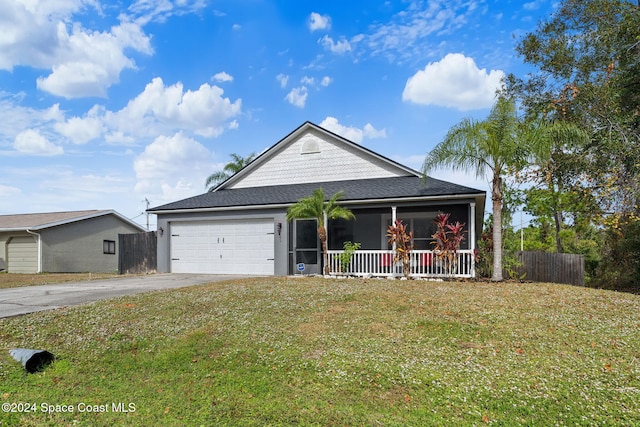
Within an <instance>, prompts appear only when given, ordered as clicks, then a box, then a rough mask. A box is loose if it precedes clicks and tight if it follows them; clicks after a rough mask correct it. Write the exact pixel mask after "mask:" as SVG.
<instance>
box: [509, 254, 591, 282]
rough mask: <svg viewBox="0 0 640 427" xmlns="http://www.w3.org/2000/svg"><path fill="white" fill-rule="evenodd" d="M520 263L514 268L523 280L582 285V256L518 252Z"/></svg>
mask: <svg viewBox="0 0 640 427" xmlns="http://www.w3.org/2000/svg"><path fill="white" fill-rule="evenodd" d="M517 256H518V260H519V261H520V263H521V264H522V265H521V266H518V267H517V268H515V270H516V271H517V272H518V274H519V275H522V274H525V273H526V275H525V277H524V279H525V280H532V281H535V282H551V283H568V284H571V285H577V286H584V256H583V255H576V254H556V253H549V252H527V251H524V252H518V253H517Z"/></svg>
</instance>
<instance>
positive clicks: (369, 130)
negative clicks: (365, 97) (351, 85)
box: [320, 116, 387, 144]
mask: <svg viewBox="0 0 640 427" xmlns="http://www.w3.org/2000/svg"><path fill="white" fill-rule="evenodd" d="M320 127H323V128H325V129H327V130H329V131H331V132H333V133H335V134H337V135H340V136H341V137H343V138H345V139H348V140H349V141H352V142H355V143H357V144H360V143H361V142H362V140H363V139H364V138H365V137H366V138H370V139H371V138H386V136H387V132H386V130H385V129H382V130H380V131H379V130H376V129H375V128H374V127H373V125H372V124H371V123H367V124H366V125H365V126H364V129H359V128H357V127H353V126H344V125H342V124H340V122H339V121H338V119H336V118H335V117H331V116H327V117H326V118H325V119H324V120H323V121H322V122H320Z"/></svg>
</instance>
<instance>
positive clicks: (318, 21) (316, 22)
mask: <svg viewBox="0 0 640 427" xmlns="http://www.w3.org/2000/svg"><path fill="white" fill-rule="evenodd" d="M308 25H309V31H317V30H329V29H330V28H331V17H329V16H328V15H320V14H319V13H317V12H311V15H309V21H308Z"/></svg>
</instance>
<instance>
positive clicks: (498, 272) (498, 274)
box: [491, 173, 502, 282]
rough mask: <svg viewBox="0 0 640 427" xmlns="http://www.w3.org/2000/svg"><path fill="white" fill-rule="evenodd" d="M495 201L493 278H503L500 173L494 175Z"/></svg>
mask: <svg viewBox="0 0 640 427" xmlns="http://www.w3.org/2000/svg"><path fill="white" fill-rule="evenodd" d="M491 193H492V194H491V200H492V201H493V273H492V274H491V280H493V281H494V282H500V281H501V280H502V177H500V175H499V173H498V174H497V176H494V177H493V188H492V191H491Z"/></svg>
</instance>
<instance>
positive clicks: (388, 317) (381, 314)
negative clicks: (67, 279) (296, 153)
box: [0, 278, 640, 426]
mask: <svg viewBox="0 0 640 427" xmlns="http://www.w3.org/2000/svg"><path fill="white" fill-rule="evenodd" d="M14 347H26V348H35V349H46V350H49V351H51V352H52V353H54V354H55V355H56V356H57V360H56V362H54V363H53V364H52V365H51V366H49V367H48V368H47V369H45V370H44V371H43V372H41V373H37V374H25V373H24V369H23V368H22V366H21V365H20V364H19V363H18V362H16V361H15V360H14V359H13V358H12V357H11V356H10V355H9V354H8V351H7V350H8V349H10V348H14ZM0 397H1V399H0V402H3V403H10V404H11V403H14V404H15V405H13V406H11V405H10V406H8V407H7V406H3V409H4V408H5V407H7V408H9V410H12V409H14V408H15V409H16V410H18V409H19V410H22V411H23V412H24V411H26V410H28V411H29V412H26V413H18V412H0V425H2V426H5V425H11V426H18V425H20V426H42V425H51V426H58V425H74V426H85V425H86V426H112V425H126V426H130V425H133V426H148V425H162V426H186V425H190V426H191V425H195V426H197V425H205V426H214V425H215V426H225V425H228V426H238V425H243V426H245V425H256V426H263V425H283V426H289V425H318V426H332V425H333V426H344V425H350V426H359V425H362V426H375V425H384V426H405V425H413V426H423V425H478V426H480V425H486V424H488V425H502V426H511V425H531V426H533V425H535V426H538V425H571V426H574V425H584V426H591V425H593V426H596V425H597V426H601V425H607V426H616V425H617V426H630V425H640V296H638V295H631V294H623V293H616V292H611V291H602V290H594V289H587V288H578V287H572V286H567V285H554V284H516V283H501V284H491V283H448V282H427V281H398V280H396V281H394V280H376V279H369V280H356V279H345V280H335V279H322V278H304V279H303V278H261V279H246V280H236V281H229V282H220V283H215V284H211V285H206V286H197V287H191V288H183V289H177V290H171V291H164V292H154V293H148V294H140V295H136V296H127V297H121V298H117V299H113V300H109V301H103V302H99V303H93V304H87V305H84V306H79V307H73V308H68V309H60V310H56V311H51V312H40V313H35V314H32V315H25V316H20V317H16V318H10V319H3V320H0ZM18 403H22V406H20V405H18ZM25 404H28V406H27V405H25ZM25 408H27V409H25ZM64 410H67V411H68V412H63V411H64ZM47 412H51V413H47Z"/></svg>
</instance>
